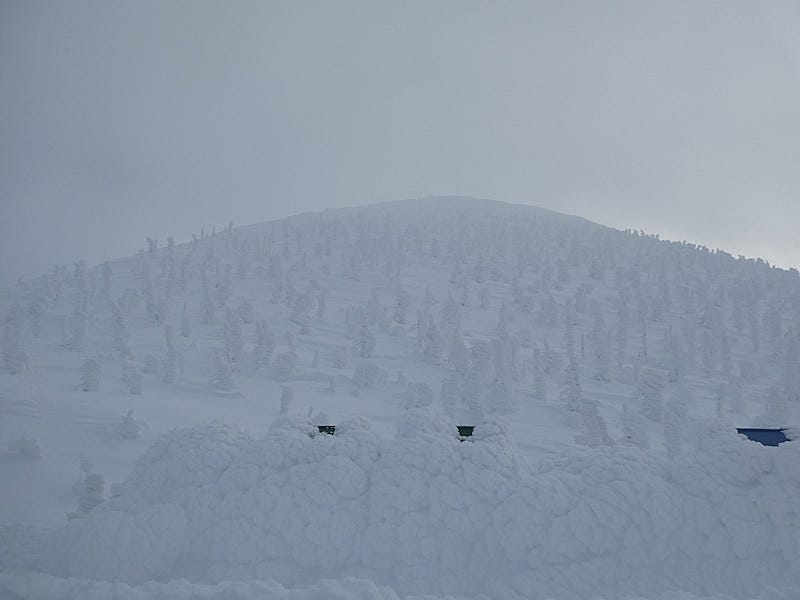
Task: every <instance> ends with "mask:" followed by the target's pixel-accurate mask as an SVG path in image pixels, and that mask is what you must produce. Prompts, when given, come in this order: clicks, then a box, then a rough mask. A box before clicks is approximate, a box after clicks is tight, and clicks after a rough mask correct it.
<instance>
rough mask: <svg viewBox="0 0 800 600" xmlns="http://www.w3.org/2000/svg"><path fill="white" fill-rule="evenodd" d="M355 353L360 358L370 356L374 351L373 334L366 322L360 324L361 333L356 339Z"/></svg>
mask: <svg viewBox="0 0 800 600" xmlns="http://www.w3.org/2000/svg"><path fill="white" fill-rule="evenodd" d="M355 353H356V354H357V355H358V356H359V357H361V358H371V357H372V355H373V354H374V353H375V334H374V333H372V330H371V328H370V326H369V325H367V324H366V323H365V324H364V325H362V326H361V333H360V334H359V336H358V339H356V343H355Z"/></svg>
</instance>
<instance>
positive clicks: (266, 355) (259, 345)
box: [253, 321, 276, 367]
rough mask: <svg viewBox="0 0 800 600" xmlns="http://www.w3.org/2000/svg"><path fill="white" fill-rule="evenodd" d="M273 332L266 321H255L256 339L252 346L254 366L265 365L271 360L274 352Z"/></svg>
mask: <svg viewBox="0 0 800 600" xmlns="http://www.w3.org/2000/svg"><path fill="white" fill-rule="evenodd" d="M275 346H276V341H275V334H273V333H272V331H271V330H270V328H269V324H268V323H267V322H266V321H259V322H257V323H256V341H255V345H254V346H253V360H254V362H255V364H256V367H267V366H269V363H270V361H271V360H272V354H273V353H274V352H275Z"/></svg>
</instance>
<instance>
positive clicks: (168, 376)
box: [163, 325, 180, 383]
mask: <svg viewBox="0 0 800 600" xmlns="http://www.w3.org/2000/svg"><path fill="white" fill-rule="evenodd" d="M164 338H165V341H166V344H167V354H166V356H165V357H164V373H163V377H164V383H175V380H176V379H177V377H178V370H179V365H178V363H179V360H180V357H179V356H178V349H177V348H176V347H175V339H174V334H173V332H172V325H164Z"/></svg>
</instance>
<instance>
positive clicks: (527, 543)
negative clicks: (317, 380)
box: [0, 415, 800, 599]
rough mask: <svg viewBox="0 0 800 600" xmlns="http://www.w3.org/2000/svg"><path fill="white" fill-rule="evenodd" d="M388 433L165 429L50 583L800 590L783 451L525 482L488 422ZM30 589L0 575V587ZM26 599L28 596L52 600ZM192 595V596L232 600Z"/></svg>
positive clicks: (623, 463)
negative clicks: (466, 428) (471, 428)
mask: <svg viewBox="0 0 800 600" xmlns="http://www.w3.org/2000/svg"><path fill="white" fill-rule="evenodd" d="M399 431H400V433H399V434H398V436H397V438H395V439H381V438H379V437H377V436H376V435H375V434H373V433H372V432H370V430H369V427H368V425H367V424H366V423H365V422H364V421H359V420H357V421H351V422H348V423H342V424H341V425H340V427H339V428H338V429H337V432H336V435H335V436H329V435H320V434H317V435H315V436H314V437H311V435H312V434H313V433H314V428H313V427H311V426H310V424H309V423H307V422H305V421H303V420H298V419H293V420H292V419H284V420H280V421H277V422H276V423H275V424H274V425H273V427H272V429H271V430H270V431H269V433H268V434H267V435H266V436H265V437H264V438H263V439H254V438H253V437H251V436H249V435H248V434H246V433H244V432H242V431H240V430H238V429H236V428H231V427H228V426H224V425H218V424H215V425H209V426H206V427H195V428H192V429H184V430H176V431H174V432H172V433H170V434H167V435H165V436H163V437H161V438H160V439H159V440H158V441H157V442H156V443H155V444H154V445H153V447H151V448H150V450H149V451H148V452H147V453H146V454H145V455H144V456H143V457H142V458H141V459H140V460H139V461H138V463H137V464H136V466H135V467H134V469H133V471H132V474H131V476H130V478H129V479H128V480H127V482H126V483H125V484H124V486H123V487H122V488H121V491H120V492H118V495H117V496H115V497H113V498H111V499H110V500H108V501H107V502H105V503H103V504H101V505H100V506H98V507H96V508H95V509H93V510H92V511H91V512H90V513H89V514H88V515H87V516H86V517H84V518H79V519H74V520H72V521H70V522H69V523H68V524H67V525H66V528H65V530H64V532H63V546H62V551H61V552H60V553H57V554H58V555H57V556H56V557H55V560H56V561H57V562H56V564H54V565H51V566H52V568H53V572H55V573H59V572H60V573H61V574H62V575H65V576H70V577H76V578H90V579H95V580H107V581H115V582H124V583H127V584H130V585H132V586H135V584H141V583H144V582H149V583H147V586H150V587H151V588H153V589H157V587H158V584H157V583H153V581H156V582H158V581H161V582H163V581H166V580H171V579H176V578H177V579H182V578H185V579H188V580H189V581H192V582H194V583H193V585H194V584H197V585H199V584H208V585H212V584H221V583H222V582H225V581H228V580H236V581H255V580H265V581H273V582H278V583H277V584H274V585H273V584H270V585H273V587H271V588H269V589H268V590H267V589H266V588H265V589H264V591H263V593H260V595H259V594H256V593H255V592H254V593H253V597H276V598H283V597H295V596H291V595H289V593H288V592H286V591H285V590H283V591H281V586H297V585H301V584H307V583H308V581H309V574H313V575H314V579H313V580H324V579H326V578H330V579H341V578H342V577H344V578H348V577H357V578H366V579H369V580H372V581H374V582H375V584H374V585H372V584H368V583H365V582H362V583H361V584H357V583H353V582H352V581H351V583H350V584H348V585H354V586H356V587H357V585H362V586H367V587H369V586H372V587H370V591H364V593H363V594H361V595H359V594H357V593H355V592H353V594H354V596H356V597H364V598H373V597H374V598H382V597H395V596H394V595H393V594H394V592H391V593H390V591H387V592H386V595H381V594H383V592H381V591H380V590H378V588H377V587H376V586H390V587H391V588H393V590H395V591H396V592H397V593H398V594H401V595H402V594H434V595H445V594H449V595H453V596H455V597H459V596H470V597H490V598H515V597H519V598H523V597H524V598H550V597H557V598H564V599H572V598H575V599H577V598H589V597H606V598H621V597H626V596H632V597H637V596H649V597H664V598H668V597H676V598H690V597H692V594H696V595H712V594H722V595H723V596H721V597H725V596H724V595H725V594H727V595H729V596H730V597H732V598H744V597H748V598H750V597H752V598H756V597H762V598H773V597H774V598H784V597H786V598H788V597H790V596H785V595H784V594H786V593H788V592H786V590H790V589H792V588H793V587H797V588H798V589H800V516H799V515H798V506H800V505H799V504H798V501H797V492H798V490H800V471H799V470H798V469H797V464H799V463H798V460H799V459H800V451H798V449H797V447H796V445H794V444H789V445H786V446H784V447H782V448H780V449H779V451H776V449H774V448H772V449H771V448H764V447H761V446H760V445H758V444H755V443H742V441H741V439H739V438H737V437H736V436H735V434H734V435H730V434H727V433H726V432H723V431H716V432H714V431H703V432H701V435H702V438H703V440H705V441H702V440H701V441H699V442H698V446H697V448H698V453H697V455H695V456H693V457H691V460H684V459H681V458H678V459H675V460H674V461H669V460H668V459H666V458H664V457H662V456H661V455H658V454H650V453H649V452H648V451H646V450H641V449H639V448H636V447H633V446H616V447H610V448H603V449H591V450H589V449H587V450H575V451H573V452H570V453H569V454H567V455H564V456H561V457H559V458H556V459H552V460H550V461H547V462H545V463H540V464H538V465H537V466H536V467H530V466H528V465H527V464H526V463H525V461H524V460H523V459H522V458H521V456H520V455H519V454H518V453H517V451H516V449H515V447H514V445H513V443H512V442H511V440H510V438H509V437H508V435H507V431H506V429H505V426H504V425H503V423H502V422H501V421H499V420H496V419H493V420H490V421H488V422H485V423H483V424H481V425H479V426H478V427H477V428H476V429H475V435H474V437H473V438H472V439H471V440H468V441H464V442H459V440H458V438H457V436H456V432H455V430H452V431H451V430H450V428H448V427H446V426H445V425H444V424H442V423H441V422H440V421H438V420H436V419H434V420H433V421H431V420H426V419H424V418H419V415H418V416H417V418H416V419H411V422H410V423H407V424H406V425H405V426H404V427H401V428H400V429H399ZM699 433H700V432H699ZM37 581H38V583H37V584H36V585H38V586H46V581H47V580H46V579H44V580H41V579H40V580H37ZM278 584H280V585H278ZM25 585H26V584H25V583H24V578H23V579H22V580H21V579H20V577H19V576H18V577H16V578H15V577H10V576H9V577H5V578H3V579H0V589H3V586H5V587H6V589H8V590H14V589H18V588H20V587H22V588H24V587H25ZM28 585H33V584H31V583H30V581H28ZM53 585H55V584H53ZM108 585H111V584H108ZM187 585H188V584H187ZM231 585H232V584H231ZM237 585H240V586H241V587H242V590H245V589H246V588H247V584H245V583H241V584H237ZM253 585H256V584H253ZM263 585H265V586H266V585H267V584H263ZM319 585H322V586H323V587H324V585H327V584H318V586H319ZM331 585H333V584H331ZM337 585H345V584H344V583H340V584H337ZM15 586H16V588H15ZM153 586H155V587H153ZM89 587H90V588H92V589H97V590H103V589H105V588H104V587H103V584H102V583H101V582H92V583H91V584H89ZM201 587H202V586H201ZM772 587H774V588H777V589H781V590H783V592H781V593H780V594H778V593H777V592H774V593H773V595H770V594H769V593H768V590H769V589H770V588H772ZM117 588H119V584H118V585H117ZM117 588H115V589H117ZM26 589H29V593H30V596H28V595H23V596H22V597H26V598H27V597H45V596H42V595H39V596H36V593H37V592H35V589H36V586H33V587H29V588H26ZM42 589H44V588H42ZM58 589H60V590H61V592H63V593H64V594H67V592H66V591H65V587H62V588H58ZM119 589H121V588H119ZM142 589H143V588H140V587H130V588H129V591H130V594H131V595H130V597H139V596H136V595H135V593H134V591H135V590H139V591H140V592H141V590H142ZM165 589H166V588H165ZM203 589H204V590H205V591H203V592H202V593H201V592H197V594H196V595H195V596H191V597H203V598H205V597H209V598H216V597H228V596H225V595H224V594H222V593H221V592H219V589H220V588H219V586H217V587H206V588H203ZM215 590H216V591H215ZM669 590H681V594H678V592H675V594H676V595H675V596H669V595H665V591H669ZM765 590H767V591H765ZM306 591H307V592H308V595H307V596H302V597H317V596H316V595H315V594H318V593H319V594H322V592H320V591H319V590H316V591H315V590H313V589H311V588H309V589H307V590H306ZM96 593H97V597H100V596H101V595H102V594H101V592H100V591H97V592H96ZM137 593H138V592H137ZM142 593H143V592H142ZM181 593H182V592H180V589H179V588H174V589H172V590H171V591H170V592H169V594H167V593H166V592H165V595H164V597H175V598H183V597H184V596H183V595H180V594H181ZM343 593H344V592H343ZM347 593H350V592H347ZM170 594H171V595H170ZM248 594H250V591H241V593H240V595H234V593H233V592H231V597H242V598H249V597H251V596H249V595H248ZM143 595H144V593H143ZM186 596H187V597H189V596H190V594H188V593H187V594H186ZM12 597H13V596H12ZM64 597H69V596H68V595H65V596H64ZM76 597H77V596H76ZM84 597H86V596H84ZM122 597H128V596H125V595H123V596H122ZM328 597H337V596H335V595H331V596H328ZM342 597H349V596H347V595H343V596H342Z"/></svg>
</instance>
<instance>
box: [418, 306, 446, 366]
mask: <svg viewBox="0 0 800 600" xmlns="http://www.w3.org/2000/svg"><path fill="white" fill-rule="evenodd" d="M444 351H445V342H444V338H443V337H442V335H441V334H440V333H439V328H438V327H437V326H436V323H435V322H434V321H433V318H432V317H431V318H429V319H428V326H427V327H426V328H425V336H424V338H423V342H422V357H423V359H424V360H425V361H426V362H428V363H429V364H432V365H440V364H442V362H443V361H444Z"/></svg>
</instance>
